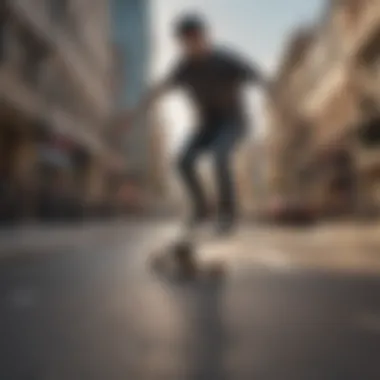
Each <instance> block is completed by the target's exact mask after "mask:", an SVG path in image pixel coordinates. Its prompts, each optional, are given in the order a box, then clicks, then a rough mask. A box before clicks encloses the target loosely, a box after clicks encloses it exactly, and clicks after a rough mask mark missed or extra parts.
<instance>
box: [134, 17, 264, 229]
mask: <svg viewBox="0 0 380 380" xmlns="http://www.w3.org/2000/svg"><path fill="white" fill-rule="evenodd" d="M175 35H176V38H177V39H178V41H179V43H180V46H181V48H182V58H181V59H180V60H179V62H178V63H177V64H176V66H175V67H174V68H173V69H172V71H171V72H170V74H169V75H168V77H167V78H165V79H164V80H163V81H162V82H161V83H159V84H158V85H156V86H155V87H154V88H153V89H152V90H151V91H150V92H149V94H148V95H147V97H146V98H144V99H143V100H142V102H141V104H140V105H139V107H138V108H137V109H136V110H135V111H134V112H133V115H132V118H135V117H136V116H137V115H139V114H141V113H143V112H145V111H147V109H148V108H149V107H150V106H151V105H152V104H153V103H154V102H155V101H156V100H157V99H158V98H160V97H161V96H162V95H164V94H165V93H167V92H168V91H169V90H171V89H173V88H175V87H180V88H183V89H185V90H186V91H187V92H188V94H189V95H190V97H191V99H192V100H193V103H194V106H195V108H196V110H197V111H198V114H199V123H198V127H197V128H196V130H195V133H194V134H193V136H192V137H191V138H190V139H189V141H188V143H187V145H186V148H185V149H184V150H183V152H182V154H181V155H180V159H179V164H178V167H179V172H180V174H181V176H182V179H183V181H184V183H185V184H186V186H187V189H188V190H189V193H190V197H191V200H192V203H193V208H192V214H191V216H190V219H189V224H190V225H193V226H194V225H195V226H196V225H197V224H198V223H200V222H202V221H203V220H204V219H206V218H207V217H208V215H207V214H208V212H207V204H206V199H205V196H204V193H203V191H202V188H201V185H200V183H199V180H198V178H197V175H196V171H195V164H196V162H197V160H198V158H199V157H200V155H201V154H203V153H210V154H211V155H212V156H213V158H214V165H215V176H216V182H217V189H218V193H219V199H218V207H219V208H218V215H217V230H218V232H220V233H227V232H229V231H231V229H232V227H233V226H234V222H235V220H236V207H235V194H234V185H233V180H232V175H231V167H230V165H231V157H232V154H233V152H234V150H235V148H236V146H237V144H238V142H239V141H240V140H242V138H243V137H244V135H245V132H246V118H245V112H244V107H243V105H242V93H241V92H242V87H243V85H244V84H246V83H253V84H256V85H261V86H262V87H265V88H268V86H267V82H266V80H265V79H264V77H263V75H262V74H261V73H260V71H259V70H258V68H257V67H256V66H255V65H251V64H249V63H247V62H246V61H244V60H243V59H241V58H240V57H238V56H237V55H235V54H233V53H231V52H230V51H228V50H226V49H218V48H216V47H215V46H214V45H213V43H212V41H211V36H210V34H209V29H208V25H207V23H206V21H205V20H204V19H203V18H202V17H200V16H198V15H186V16H184V17H182V18H180V19H179V21H178V22H177V23H176V25H175Z"/></svg>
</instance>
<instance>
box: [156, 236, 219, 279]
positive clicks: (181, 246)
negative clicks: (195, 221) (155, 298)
mask: <svg viewBox="0 0 380 380" xmlns="http://www.w3.org/2000/svg"><path fill="white" fill-rule="evenodd" d="M211 240H212V239H211ZM211 240H210V238H209V237H205V236H200V234H197V233H194V232H188V231H187V232H185V233H184V234H182V235H181V234H180V236H179V237H177V238H176V239H174V240H173V241H171V242H169V243H168V244H167V245H165V246H164V247H162V249H160V250H158V251H157V252H155V253H154V254H153V255H152V256H151V258H150V262H149V264H150V268H151V269H152V270H153V272H154V273H155V274H158V275H160V277H164V278H166V279H170V280H185V281H188V280H192V281H194V280H202V279H210V278H212V279H220V278H223V277H224V276H225V274H226V265H225V264H224V263H222V262H213V263H208V264H203V263H201V262H200V260H199V257H198V252H197V247H198V246H199V244H202V243H206V242H210V241H211Z"/></svg>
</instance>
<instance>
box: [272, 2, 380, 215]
mask: <svg viewBox="0 0 380 380" xmlns="http://www.w3.org/2000/svg"><path fill="white" fill-rule="evenodd" d="M379 39H380V3H379V2H378V1H373V0H356V1H340V2H337V1H330V2H328V6H327V7H326V10H325V12H324V14H323V15H322V18H321V20H320V22H319V23H318V25H317V27H316V28H315V36H314V38H313V40H312V41H311V43H309V46H308V49H306V50H304V52H303V54H302V60H301V64H300V60H297V65H295V64H293V65H292V67H293V68H292V70H290V71H289V70H288V71H287V72H285V74H286V75H285V76H284V75H283V74H282V73H281V72H279V75H278V83H279V84H281V86H282V88H283V91H284V93H288V94H291V93H293V90H295V89H296V88H300V89H302V90H301V94H302V97H298V98H293V97H288V101H290V102H291V103H292V107H294V108H297V109H298V112H299V115H300V116H301V118H302V119H303V120H307V123H304V126H305V127H304V128H303V129H304V131H305V140H304V142H303V143H302V144H301V145H302V146H303V147H306V149H301V150H299V149H295V146H293V147H292V145H290V144H289V143H288V142H287V143H283V144H282V145H281V144H279V145H278V146H277V147H278V149H277V150H278V155H277V159H276V161H277V163H278V164H280V163H281V162H282V163H284V162H286V160H285V159H284V157H288V156H289V155H288V153H287V152H289V153H290V152H291V151H299V154H298V156H297V160H293V162H290V164H289V165H288V167H287V173H291V174H290V176H289V175H288V179H289V183H290V185H291V187H292V189H293V192H294V191H296V190H298V194H301V193H302V194H307V197H308V198H309V201H313V202H315V203H316V204H318V205H319V209H320V210H321V212H322V214H325V213H327V214H328V213H331V212H334V213H342V212H343V213H346V212H349V213H353V212H357V211H359V212H361V211H363V210H370V211H371V212H373V211H374V210H377V212H379V211H380V196H379V190H378V189H379V183H380V182H379V178H380V177H379V167H380V166H379V163H380V159H379V157H380V156H379V146H380V144H379V141H380V138H379V134H378V133H377V132H376V131H378V130H379V128H378V126H379V120H380V117H379V109H380V102H379V95H378V93H379V92H378V83H379V81H378V79H379V76H378V69H377V67H378V60H379V56H380V49H379ZM296 66H298V68H299V69H298V71H297V70H296V72H298V74H297V75H294V74H293V73H294V72H295V67H296ZM300 73H303V74H300ZM281 77H284V78H285V80H284V79H280V78H281ZM281 86H280V87H281ZM272 119H274V118H273V112H272ZM290 124H293V125H294V126H295V125H296V123H294V122H290ZM291 136H292V134H291V133H290V131H287V133H285V140H284V141H288V140H287V139H290V140H292V137H291ZM290 140H289V141H290ZM301 145H299V146H301ZM289 147H291V148H289ZM302 183H304V184H306V185H307V191H305V188H303V187H302V186H300V185H301V184H302ZM302 188H303V191H300V189H302ZM296 194H297V192H296Z"/></svg>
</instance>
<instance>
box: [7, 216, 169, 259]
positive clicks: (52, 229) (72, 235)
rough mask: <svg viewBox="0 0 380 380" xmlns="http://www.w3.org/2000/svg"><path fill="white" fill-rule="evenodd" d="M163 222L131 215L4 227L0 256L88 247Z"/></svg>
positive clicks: (136, 233)
mask: <svg viewBox="0 0 380 380" xmlns="http://www.w3.org/2000/svg"><path fill="white" fill-rule="evenodd" d="M160 224H162V223H160ZM160 224H158V223H157V221H156V220H154V219H140V218H133V219H132V218H131V219H124V220H106V221H94V222H86V223H70V224H46V225H38V224H31V225H24V226H19V227H10V228H3V229H0V257H2V258H4V257H9V256H12V255H17V254H26V253H38V251H43V252H46V251H49V249H51V250H52V249H54V250H57V249H60V250H61V249H72V248H78V247H80V246H81V244H86V247H88V246H90V245H92V246H93V245H96V244H99V243H100V242H107V241H110V240H111V241H114V240H115V239H124V240H125V239H127V238H128V236H130V235H135V236H136V235H138V234H139V232H140V231H142V230H145V229H149V228H155V226H159V225H160ZM165 224H167V221H166V220H165V223H164V225H165ZM126 234H127V235H126Z"/></svg>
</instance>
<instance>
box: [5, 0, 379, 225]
mask: <svg viewBox="0 0 380 380" xmlns="http://www.w3.org/2000/svg"><path fill="white" fill-rule="evenodd" d="M203 3H204V2H203ZM272 3H273V4H272ZM277 5H278V6H279V7H280V8H281V9H283V12H280V13H279V14H273V12H272V11H271V9H272V7H274V6H277ZM377 7H378V4H377V2H376V1H356V2H355V1H346V2H345V1H340V2H336V1H330V2H323V1H318V0H315V1H310V2H308V3H307V4H306V3H305V2H302V1H298V0H292V1H291V2H289V3H287V4H286V5H285V4H282V3H281V4H280V3H278V4H277V2H276V1H275V0H273V1H272V2H271V3H270V4H269V3H268V2H264V1H259V0H258V1H252V2H245V1H242V0H241V4H240V3H239V2H237V3H236V4H235V3H234V4H233V5H232V4H229V3H227V2H223V4H221V3H220V2H218V1H216V0H214V1H209V2H207V4H202V2H200V1H195V0H193V1H190V0H182V1H172V0H169V1H159V0H156V1H151V2H149V1H96V2H95V3H91V4H90V2H87V1H68V0H51V1H48V0H46V1H43V0H36V1H11V2H7V1H3V2H2V5H1V72H0V74H1V75H0V79H1V98H2V101H1V113H0V117H1V131H0V137H1V138H0V141H1V149H0V154H1V160H0V162H1V171H0V183H1V198H0V215H1V222H2V223H3V224H9V223H12V224H15V223H17V224H18V223H25V222H30V221H48V220H63V219H65V220H75V219H83V218H100V217H106V216H116V215H120V214H123V215H125V214H128V213H131V212H136V211H138V212H143V210H144V212H152V211H153V210H156V211H157V209H160V210H161V211H165V212H166V211H169V210H172V211H173V210H178V209H179V208H178V205H179V204H181V205H182V204H183V203H184V202H183V199H182V197H181V189H180V188H178V185H177V184H176V179H175V174H174V173H173V170H172V168H171V160H172V157H173V156H175V153H176V150H177V149H178V147H179V146H180V145H181V142H182V141H183V139H184V138H186V134H187V133H188V130H189V129H190V128H189V127H190V126H191V120H192V114H191V109H190V107H189V106H188V105H187V104H186V99H183V97H182V95H181V94H174V95H173V96H171V97H170V99H167V100H165V101H164V102H163V103H164V104H161V106H160V107H158V108H157V110H155V111H154V112H152V113H151V115H149V117H147V118H146V120H145V121H144V122H143V123H141V124H142V125H130V126H127V125H125V126H124V127H125V128H126V132H125V133H124V134H123V135H122V138H120V135H115V133H114V131H115V128H116V126H117V125H123V124H125V123H126V121H125V120H126V118H125V117H124V116H123V115H125V114H126V112H127V110H128V109H130V108H131V107H133V106H134V105H136V103H137V102H138V100H139V99H140V98H141V96H142V94H143V93H144V91H145V89H146V87H147V86H148V85H149V83H150V82H151V81H153V80H155V79H156V78H157V77H162V76H163V75H164V74H165V73H166V72H167V71H168V70H169V69H170V67H171V64H172V62H173V60H175V57H176V54H177V52H176V46H175V44H174V42H175V41H173V39H172V32H171V27H172V21H173V18H175V17H176V16H177V15H178V14H179V13H180V12H181V11H183V10H186V9H190V10H192V9H197V10H200V11H201V12H203V13H204V14H206V15H207V16H209V18H210V22H211V23H212V25H213V26H214V34H215V38H216V41H217V42H219V41H222V42H226V43H230V44H231V45H233V46H236V48H237V49H240V50H241V51H243V52H244V53H245V54H246V55H247V56H248V57H249V58H251V59H252V60H253V61H256V62H258V63H259V64H260V65H261V66H263V68H264V70H265V71H267V72H268V74H269V75H271V76H272V78H273V80H274V82H275V85H276V89H277V93H278V94H279V98H281V97H283V98H284V101H285V100H286V101H287V104H288V106H289V107H290V108H291V111H292V112H289V115H292V116H288V117H284V116H283V115H282V116H281V117H279V116H278V114H277V113H276V110H275V109H271V105H269V104H268V103H266V102H265V100H263V99H262V98H261V97H260V94H256V93H255V92H254V91H247V102H248V103H249V109H250V111H252V115H253V116H252V136H251V138H250V140H249V141H247V142H246V143H245V144H244V147H242V148H241V149H240V152H239V154H238V158H237V159H236V161H237V162H236V166H237V170H236V181H237V182H238V187H239V190H240V199H241V208H242V211H243V213H244V214H246V215H248V216H252V217H260V218H264V219H268V218H272V219H276V218H277V219H281V218H282V217H285V216H286V215H287V216H289V217H296V216H295V214H299V216H301V215H300V214H303V216H304V217H308V218H311V217H313V218H318V219H320V218H327V217H338V218H342V217H344V218H347V217H349V218H362V217H376V216H377V215H378V212H379V202H380V199H379V184H378V177H379V173H378V169H379V163H380V161H379V160H380V156H379V152H378V146H377V145H378V144H377V140H378V139H379V136H378V134H379V132H378V130H379V128H378V113H379V111H378V110H379V104H378V103H379V99H378V93H377V88H378V87H379V86H378V83H377V82H378V74H377V69H376V68H377V59H378V50H379V49H378V42H379V36H380V34H379V30H378V29H379V21H378V18H377V17H378V8H377ZM222 8H223V9H222ZM243 24H244V27H243ZM263 35H264V36H265V37H263ZM272 108H273V106H272ZM204 166H205V167H204V168H203V167H202V168H201V170H202V171H204V172H205V173H207V170H208V169H207V164H204ZM205 177H206V178H207V177H208V175H207V174H205ZM208 185H209V187H210V191H212V190H211V188H212V186H211V184H208ZM137 198H138V200H137ZM288 214H289V215H288ZM293 214H294V215H293Z"/></svg>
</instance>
